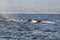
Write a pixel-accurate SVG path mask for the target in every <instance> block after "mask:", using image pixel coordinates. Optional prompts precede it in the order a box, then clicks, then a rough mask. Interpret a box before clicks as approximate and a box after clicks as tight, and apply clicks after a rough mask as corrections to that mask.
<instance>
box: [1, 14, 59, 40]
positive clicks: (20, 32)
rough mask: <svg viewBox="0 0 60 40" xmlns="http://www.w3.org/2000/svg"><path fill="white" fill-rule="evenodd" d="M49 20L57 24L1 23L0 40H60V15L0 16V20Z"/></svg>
mask: <svg viewBox="0 0 60 40" xmlns="http://www.w3.org/2000/svg"><path fill="white" fill-rule="evenodd" d="M3 17H10V18H14V19H17V20H28V19H37V20H49V21H54V22H55V24H41V23H36V24H33V23H29V22H26V23H24V22H14V21H11V22H6V21H0V40H60V14H0V18H3Z"/></svg>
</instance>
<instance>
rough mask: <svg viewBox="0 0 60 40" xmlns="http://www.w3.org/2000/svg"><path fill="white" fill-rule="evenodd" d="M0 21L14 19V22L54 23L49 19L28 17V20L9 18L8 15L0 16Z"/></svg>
mask: <svg viewBox="0 0 60 40" xmlns="http://www.w3.org/2000/svg"><path fill="white" fill-rule="evenodd" d="M0 21H6V22H10V21H15V22H26V23H33V24H34V23H35V24H36V23H49V24H54V23H55V22H53V21H49V20H35V19H28V20H16V19H14V18H9V17H4V18H1V19H0Z"/></svg>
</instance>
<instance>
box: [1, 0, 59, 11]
mask: <svg viewBox="0 0 60 40" xmlns="http://www.w3.org/2000/svg"><path fill="white" fill-rule="evenodd" d="M27 8H28V9H60V0H0V12H7V11H9V12H10V11H13V10H14V11H13V12H15V11H17V12H18V11H20V10H22V9H24V10H26V9H27Z"/></svg>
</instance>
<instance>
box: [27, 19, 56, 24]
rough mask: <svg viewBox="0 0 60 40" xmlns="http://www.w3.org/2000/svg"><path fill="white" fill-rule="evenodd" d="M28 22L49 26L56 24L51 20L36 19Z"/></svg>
mask: <svg viewBox="0 0 60 40" xmlns="http://www.w3.org/2000/svg"><path fill="white" fill-rule="evenodd" d="M28 22H30V23H49V24H54V23H55V22H53V21H49V20H34V19H29V20H28Z"/></svg>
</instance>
